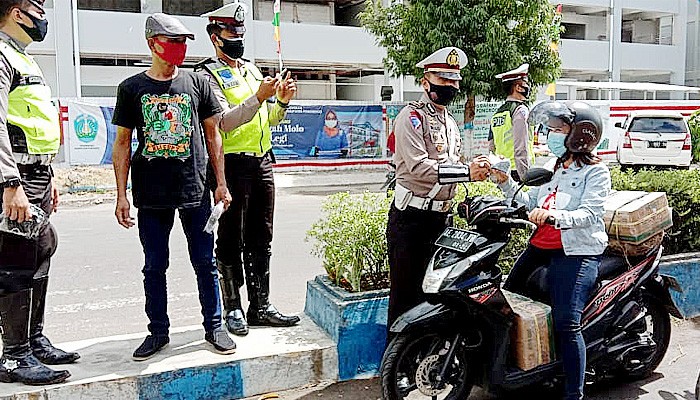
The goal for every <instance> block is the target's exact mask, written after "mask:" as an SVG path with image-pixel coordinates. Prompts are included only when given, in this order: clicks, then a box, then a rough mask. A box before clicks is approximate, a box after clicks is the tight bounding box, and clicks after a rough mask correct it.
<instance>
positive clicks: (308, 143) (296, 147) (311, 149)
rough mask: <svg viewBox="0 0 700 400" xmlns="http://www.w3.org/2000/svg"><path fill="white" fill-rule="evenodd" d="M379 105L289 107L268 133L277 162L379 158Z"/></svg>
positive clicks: (382, 127)
mask: <svg viewBox="0 0 700 400" xmlns="http://www.w3.org/2000/svg"><path fill="white" fill-rule="evenodd" d="M384 129H385V128H384V124H383V122H382V106H381V105H369V106H315V105H309V106H306V105H300V106H290V107H289V108H288V109H287V115H286V117H285V119H284V120H283V121H282V122H281V123H280V124H279V125H277V126H273V127H271V130H272V149H273V151H274V153H275V157H276V158H278V159H280V160H290V159H302V158H345V157H352V158H367V157H380V156H381V152H382V150H381V149H382V143H380V138H381V137H383V136H384V135H383V133H384Z"/></svg>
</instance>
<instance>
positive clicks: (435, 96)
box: [428, 82, 459, 106]
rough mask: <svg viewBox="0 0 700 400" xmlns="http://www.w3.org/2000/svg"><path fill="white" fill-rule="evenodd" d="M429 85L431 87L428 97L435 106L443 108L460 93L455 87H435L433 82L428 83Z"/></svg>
mask: <svg viewBox="0 0 700 400" xmlns="http://www.w3.org/2000/svg"><path fill="white" fill-rule="evenodd" d="M428 85H430V88H429V89H428V97H429V98H430V100H432V101H433V102H434V103H435V104H439V105H441V106H446V105H448V104H450V103H451V102H452V100H454V99H455V97H457V93H458V92H459V89H457V88H456V87H454V86H448V85H445V86H443V85H435V84H433V83H432V82H428Z"/></svg>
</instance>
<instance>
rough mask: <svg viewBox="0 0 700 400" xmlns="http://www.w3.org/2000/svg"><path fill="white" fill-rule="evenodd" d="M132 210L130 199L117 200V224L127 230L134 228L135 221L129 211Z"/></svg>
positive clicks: (120, 198)
mask: <svg viewBox="0 0 700 400" xmlns="http://www.w3.org/2000/svg"><path fill="white" fill-rule="evenodd" d="M130 209H131V204H130V203H129V199H127V198H126V197H118V198H117V209H116V210H115V211H114V215H115V216H116V217H117V222H119V225H121V226H123V227H124V228H126V229H129V228H131V227H132V226H134V225H135V224H134V219H133V218H132V217H131V214H130V212H129V210H130Z"/></svg>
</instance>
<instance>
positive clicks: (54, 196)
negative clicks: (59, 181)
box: [51, 180, 61, 212]
mask: <svg viewBox="0 0 700 400" xmlns="http://www.w3.org/2000/svg"><path fill="white" fill-rule="evenodd" d="M59 204H61V194H60V193H59V192H58V187H57V186H56V183H55V182H54V181H53V180H52V181H51V208H52V209H53V212H56V211H58V205H59Z"/></svg>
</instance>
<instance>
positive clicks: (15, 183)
mask: <svg viewBox="0 0 700 400" xmlns="http://www.w3.org/2000/svg"><path fill="white" fill-rule="evenodd" d="M21 185H22V181H21V180H20V179H19V178H12V179H8V180H6V181H5V182H2V183H0V187H1V188H3V189H5V188H16V187H19V186H21Z"/></svg>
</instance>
